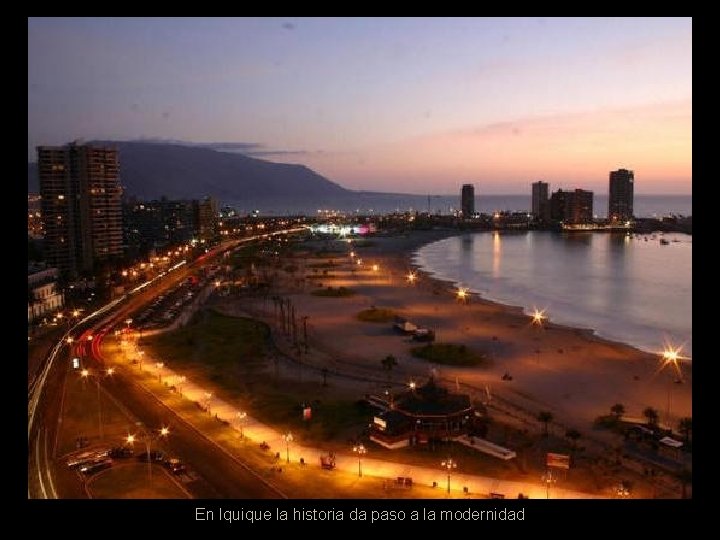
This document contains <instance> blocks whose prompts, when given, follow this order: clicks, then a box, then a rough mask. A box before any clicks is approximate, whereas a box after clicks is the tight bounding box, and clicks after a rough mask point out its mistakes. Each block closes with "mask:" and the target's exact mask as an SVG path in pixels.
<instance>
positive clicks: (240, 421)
mask: <svg viewBox="0 0 720 540" xmlns="http://www.w3.org/2000/svg"><path fill="white" fill-rule="evenodd" d="M235 418H237V423H238V426H239V427H240V438H241V439H244V438H245V434H244V433H243V421H244V420H245V418H247V413H246V412H245V411H238V412H237V413H236V414H235Z"/></svg>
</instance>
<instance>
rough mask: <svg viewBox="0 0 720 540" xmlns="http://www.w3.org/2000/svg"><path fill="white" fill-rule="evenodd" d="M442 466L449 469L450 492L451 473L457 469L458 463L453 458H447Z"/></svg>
mask: <svg viewBox="0 0 720 540" xmlns="http://www.w3.org/2000/svg"><path fill="white" fill-rule="evenodd" d="M440 466H441V467H442V468H443V469H445V470H446V471H447V492H448V493H450V475H451V474H452V470H453V469H457V463H456V462H455V461H453V460H452V458H447V459H446V460H445V461H443V462H442V463H441V464H440Z"/></svg>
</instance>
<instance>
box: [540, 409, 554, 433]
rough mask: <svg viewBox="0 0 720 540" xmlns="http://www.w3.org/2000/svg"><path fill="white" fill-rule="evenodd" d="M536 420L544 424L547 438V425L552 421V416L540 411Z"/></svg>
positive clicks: (547, 412)
mask: <svg viewBox="0 0 720 540" xmlns="http://www.w3.org/2000/svg"><path fill="white" fill-rule="evenodd" d="M537 419H538V420H539V421H540V422H542V423H543V424H545V436H546V437H547V436H548V424H549V423H550V422H552V420H553V414H552V413H551V412H550V411H540V412H539V413H538V415H537Z"/></svg>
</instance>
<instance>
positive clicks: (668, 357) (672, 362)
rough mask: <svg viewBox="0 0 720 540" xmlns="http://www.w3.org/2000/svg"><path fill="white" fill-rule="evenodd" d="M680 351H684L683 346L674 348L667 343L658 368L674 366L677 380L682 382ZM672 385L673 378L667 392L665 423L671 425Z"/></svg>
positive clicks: (659, 369) (660, 369)
mask: <svg viewBox="0 0 720 540" xmlns="http://www.w3.org/2000/svg"><path fill="white" fill-rule="evenodd" d="M680 351H682V347H677V348H673V347H672V346H670V345H667V346H666V347H665V350H663V352H662V353H661V356H660V367H659V368H658V371H662V370H664V369H665V368H666V367H672V368H674V370H675V372H676V373H677V379H676V380H675V382H677V383H682V369H681V368H680V364H679V363H678V361H679V360H680V359H681V358H683V357H682V356H680ZM672 385H673V381H672V379H670V380H669V382H668V393H667V408H666V410H665V423H666V424H667V425H668V426H670V424H671V423H670V394H671V391H672Z"/></svg>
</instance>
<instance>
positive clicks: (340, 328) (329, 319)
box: [280, 230, 692, 437]
mask: <svg viewBox="0 0 720 540" xmlns="http://www.w3.org/2000/svg"><path fill="white" fill-rule="evenodd" d="M453 234H458V231H446V230H432V231H414V232H411V233H407V234H401V235H395V236H376V237H372V238H370V239H369V241H368V242H367V246H366V247H361V246H362V244H363V241H358V242H356V243H355V244H352V243H349V244H348V243H345V242H340V241H336V242H334V243H333V245H332V246H331V249H341V250H344V251H345V253H344V254H343V253H341V252H340V251H337V252H330V253H329V254H328V256H327V257H326V258H325V259H318V258H312V259H307V260H306V261H304V262H303V263H302V265H303V267H305V266H308V264H309V263H310V262H312V263H316V264H317V262H318V261H323V260H326V261H327V262H332V263H333V266H332V267H331V269H330V270H329V271H328V273H327V275H325V276H323V272H316V273H315V275H316V276H317V278H316V279H312V280H311V279H306V280H304V281H303V284H302V286H298V280H297V279H293V278H291V277H290V276H288V275H285V276H284V277H283V273H280V277H281V281H280V292H281V294H283V295H285V296H286V297H287V298H290V299H291V301H292V302H293V305H294V306H296V317H297V318H298V320H300V319H301V318H302V317H307V319H306V325H307V328H308V340H309V342H310V344H311V348H310V350H309V351H308V353H307V354H306V355H304V362H306V363H307V364H310V365H312V364H315V365H318V366H319V365H323V366H327V367H328V368H329V369H330V370H331V371H332V370H337V371H342V370H347V368H348V367H350V366H357V367H358V368H360V367H364V368H365V370H364V371H365V372H373V370H376V371H377V378H378V380H381V379H382V378H383V377H384V376H385V375H384V372H383V370H382V366H381V364H380V361H381V359H382V358H384V357H385V356H387V355H389V354H391V355H393V356H395V357H396V358H397V360H398V365H397V366H396V368H394V370H393V373H392V374H391V376H392V379H393V382H394V383H395V384H398V383H400V382H404V381H407V382H409V381H410V380H411V379H412V380H424V379H425V378H427V377H428V376H429V375H430V374H431V373H433V374H435V375H436V376H439V377H440V378H441V379H444V380H445V381H448V382H451V383H452V382H454V383H455V384H457V385H458V386H459V385H467V386H469V387H472V388H475V389H479V390H482V391H484V392H485V393H486V394H489V395H490V396H493V397H496V398H497V399H503V400H507V401H508V402H510V403H512V404H514V405H515V406H517V407H519V408H521V409H523V410H524V411H526V412H527V413H528V414H529V415H533V414H537V412H539V411H541V410H547V411H550V412H552V414H553V416H554V418H555V420H556V422H558V423H560V424H561V425H564V426H572V427H575V428H576V429H580V430H581V431H583V433H590V430H592V429H593V428H592V423H593V421H594V420H595V418H597V417H598V416H600V415H607V414H609V412H610V407H611V406H612V405H614V404H616V403H622V404H623V405H624V406H625V409H626V415H627V416H628V417H636V418H637V417H642V413H643V410H644V409H645V408H646V407H653V408H654V409H656V410H657V411H658V413H659V417H660V424H661V425H668V426H669V427H673V428H676V426H677V421H678V419H679V418H682V417H687V416H692V370H691V365H690V364H686V365H683V366H682V380H683V382H682V384H678V383H676V380H677V378H678V377H677V374H676V373H674V372H673V371H672V370H671V369H670V368H667V367H666V368H665V369H664V370H660V371H659V367H660V361H659V356H658V355H653V354H649V353H646V352H643V351H640V350H638V349H636V348H633V347H631V346H629V345H626V344H622V343H616V342H612V341H608V340H605V339H601V338H598V337H597V336H595V335H594V334H593V332H592V331H591V330H587V329H576V328H571V327H567V326H561V325H557V324H554V323H553V322H552V319H550V320H549V321H545V322H544V323H543V325H542V328H540V327H538V326H537V325H533V324H532V323H531V318H530V317H529V316H528V315H526V314H524V313H523V310H522V308H520V307H517V306H505V305H501V304H498V303H495V302H491V301H488V300H486V299H483V298H481V297H479V296H477V295H472V296H471V297H470V299H469V302H467V303H463V302H459V301H458V299H457V298H456V294H455V293H456V289H455V288H454V287H453V284H451V283H448V282H442V281H439V280H436V279H433V278H432V277H431V276H428V275H426V274H424V273H422V272H418V274H417V275H418V279H417V280H416V281H415V283H413V284H411V283H409V281H408V280H407V278H406V276H407V274H408V272H409V271H411V270H416V269H415V268H414V266H413V263H412V254H413V253H414V251H415V250H416V249H417V248H419V247H420V246H422V245H425V244H427V243H429V242H433V241H436V240H439V239H442V238H446V237H447V236H450V235H453ZM351 250H353V251H354V253H355V254H356V256H355V258H354V259H358V258H360V259H362V264H360V265H356V264H353V260H354V259H352V258H351V257H350V256H349V253H350V251H351ZM374 267H376V268H377V269H376V270H375V269H374ZM305 275H306V276H308V275H312V272H311V271H310V269H309V266H308V267H307V268H305ZM320 286H322V287H326V286H332V287H347V288H350V289H352V290H353V291H354V292H355V293H356V294H354V295H352V296H348V297H343V298H326V297H319V296H314V295H312V294H310V293H311V291H312V290H315V289H317V288H318V287H320ZM371 307H377V308H389V309H392V310H394V311H396V312H397V313H398V314H400V315H401V316H402V317H405V318H406V319H408V320H410V321H412V322H413V323H415V324H417V325H421V326H424V327H428V328H430V329H432V330H434V331H435V333H436V341H437V342H449V343H455V344H462V345H466V346H467V347H469V348H472V349H473V350H477V351H480V352H483V353H485V354H486V355H487V356H489V357H490V358H491V360H492V362H491V365H489V366H477V367H453V366H446V365H442V366H439V365H431V364H429V363H427V362H426V361H424V360H420V359H417V358H414V357H412V355H411V354H410V349H411V347H412V346H415V345H417V344H416V343H413V342H410V340H409V339H408V338H407V337H404V336H400V335H398V334H396V333H394V332H393V331H392V328H391V324H390V323H387V324H385V323H368V322H362V321H359V320H358V319H357V314H358V313H359V312H360V311H362V310H364V309H369V308H371ZM505 373H508V374H510V375H511V376H512V380H509V381H504V380H502V376H503V374H505ZM343 384H350V383H348V382H347V381H345V383H343ZM355 387H356V388H357V391H358V393H359V394H360V393H365V392H368V391H372V390H376V389H377V388H375V389H373V388H369V387H368V385H367V384H366V383H365V384H363V383H355ZM668 413H669V416H668ZM593 435H594V436H595V435H597V436H599V437H606V436H609V434H603V433H601V432H598V431H597V430H595V431H594V433H593Z"/></svg>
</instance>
